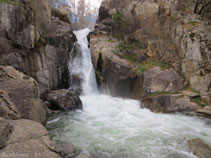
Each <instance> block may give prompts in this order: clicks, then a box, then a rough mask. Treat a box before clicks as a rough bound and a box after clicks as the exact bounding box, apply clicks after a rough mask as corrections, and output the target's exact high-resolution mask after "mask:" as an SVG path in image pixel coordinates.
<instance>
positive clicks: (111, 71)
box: [90, 35, 136, 97]
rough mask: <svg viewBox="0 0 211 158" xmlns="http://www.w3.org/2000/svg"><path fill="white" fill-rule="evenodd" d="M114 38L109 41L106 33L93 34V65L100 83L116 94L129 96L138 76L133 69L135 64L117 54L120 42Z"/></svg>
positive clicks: (91, 44)
mask: <svg viewBox="0 0 211 158" xmlns="http://www.w3.org/2000/svg"><path fill="white" fill-rule="evenodd" d="M113 40H114V41H112V42H109V37H108V36H104V35H102V36H101V35H99V36H94V35H93V36H91V38H90V49H91V53H92V61H93V65H94V67H95V69H96V74H97V77H98V81H99V84H100V85H101V86H102V87H103V88H104V89H105V88H106V89H108V90H109V91H110V93H111V94H112V95H114V96H122V97H128V96H130V95H131V92H132V88H133V84H134V81H135V77H136V76H135V74H134V73H133V71H132V69H133V65H131V64H130V63H129V62H128V61H127V60H125V59H121V58H120V57H118V56H117V55H115V53H114V52H115V51H116V50H117V47H118V44H119V43H118V41H116V40H115V39H113ZM105 86H107V87H105Z"/></svg>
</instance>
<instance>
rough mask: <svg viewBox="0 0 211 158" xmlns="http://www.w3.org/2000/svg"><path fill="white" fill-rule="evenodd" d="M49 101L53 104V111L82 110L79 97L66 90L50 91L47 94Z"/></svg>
mask: <svg viewBox="0 0 211 158" xmlns="http://www.w3.org/2000/svg"><path fill="white" fill-rule="evenodd" d="M47 100H48V101H49V102H50V103H51V108H52V109H60V110H64V111H67V110H76V109H81V108H82V102H81V100H80V98H79V96H77V95H75V94H74V93H73V92H71V91H69V90H66V89H62V90H55V91H50V92H49V93H48V94H47Z"/></svg>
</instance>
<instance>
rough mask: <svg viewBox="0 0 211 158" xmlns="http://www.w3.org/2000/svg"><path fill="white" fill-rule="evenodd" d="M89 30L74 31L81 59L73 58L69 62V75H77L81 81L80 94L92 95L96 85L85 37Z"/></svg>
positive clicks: (95, 91) (95, 90)
mask: <svg viewBox="0 0 211 158" xmlns="http://www.w3.org/2000/svg"><path fill="white" fill-rule="evenodd" d="M89 32H90V30H89V29H88V28H85V29H83V30H79V31H74V34H75V35H76V37H77V40H78V42H77V43H78V45H79V46H80V48H78V49H80V53H81V57H79V58H74V60H73V61H70V66H69V67H70V70H71V72H70V74H71V75H78V76H80V78H81V80H82V83H81V84H82V92H83V94H85V95H86V94H93V93H97V83H96V78H95V71H94V68H93V65H92V61H91V53H90V49H89V48H88V45H89V43H88V40H87V36H88V34H89Z"/></svg>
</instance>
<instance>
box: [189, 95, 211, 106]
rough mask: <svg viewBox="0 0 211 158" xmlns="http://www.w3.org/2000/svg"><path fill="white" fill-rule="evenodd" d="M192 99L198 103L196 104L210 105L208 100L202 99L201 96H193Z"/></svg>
mask: <svg viewBox="0 0 211 158" xmlns="http://www.w3.org/2000/svg"><path fill="white" fill-rule="evenodd" d="M190 100H191V101H192V102H194V103H196V104H198V105H200V106H202V107H204V106H207V105H208V102H206V101H204V100H202V98H201V97H193V98H190Z"/></svg>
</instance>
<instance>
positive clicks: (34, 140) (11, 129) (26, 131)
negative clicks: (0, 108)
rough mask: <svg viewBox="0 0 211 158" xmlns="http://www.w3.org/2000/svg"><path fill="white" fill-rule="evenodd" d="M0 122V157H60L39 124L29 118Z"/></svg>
mask: <svg viewBox="0 0 211 158" xmlns="http://www.w3.org/2000/svg"><path fill="white" fill-rule="evenodd" d="M0 124H1V128H0V133H1V136H0V140H3V142H2V141H1V144H0V149H1V150H0V155H1V156H2V157H38V158H43V157H51V158H59V157H60V156H59V154H58V153H57V150H55V148H56V146H55V145H54V144H53V143H52V142H51V141H50V140H49V138H48V132H47V131H46V129H45V128H44V127H43V126H42V125H41V124H39V123H37V122H34V121H30V120H15V121H7V120H3V121H2V120H1V121H0Z"/></svg>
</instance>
